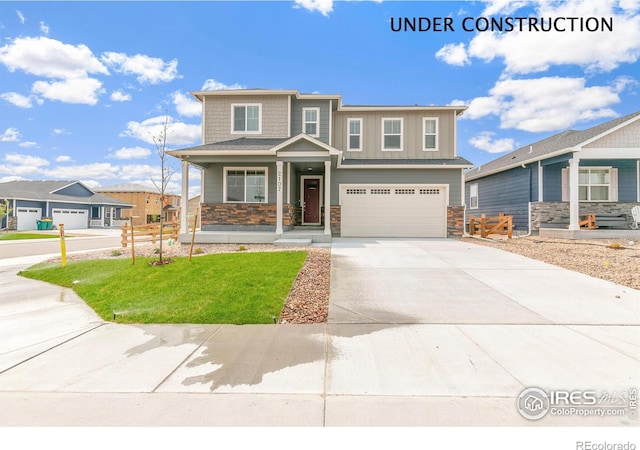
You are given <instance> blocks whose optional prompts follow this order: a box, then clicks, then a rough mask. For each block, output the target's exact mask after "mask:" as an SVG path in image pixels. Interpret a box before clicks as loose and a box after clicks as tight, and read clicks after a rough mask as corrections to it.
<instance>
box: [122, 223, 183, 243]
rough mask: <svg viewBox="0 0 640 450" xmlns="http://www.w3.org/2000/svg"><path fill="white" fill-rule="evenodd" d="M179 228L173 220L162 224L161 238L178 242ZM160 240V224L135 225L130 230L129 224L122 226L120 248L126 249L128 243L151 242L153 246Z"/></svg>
mask: <svg viewBox="0 0 640 450" xmlns="http://www.w3.org/2000/svg"><path fill="white" fill-rule="evenodd" d="M179 229H180V226H179V225H178V222H176V221H175V220H174V221H173V222H164V223H163V224H162V238H163V239H173V240H174V241H177V240H178V231H179ZM159 239H160V224H159V223H153V224H149V225H137V226H135V227H133V230H132V229H131V225H130V224H127V223H125V224H123V225H122V247H123V248H127V245H128V244H129V243H130V242H132V241H133V242H136V243H137V242H151V243H152V244H155V243H156V242H157V241H158V240H159Z"/></svg>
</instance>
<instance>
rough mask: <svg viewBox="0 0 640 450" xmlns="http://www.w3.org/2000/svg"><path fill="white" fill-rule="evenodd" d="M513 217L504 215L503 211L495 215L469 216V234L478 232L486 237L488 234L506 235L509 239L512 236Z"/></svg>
mask: <svg viewBox="0 0 640 450" xmlns="http://www.w3.org/2000/svg"><path fill="white" fill-rule="evenodd" d="M512 229H513V217H512V216H505V215H504V213H500V214H498V216H497V217H485V216H484V214H483V215H482V216H480V217H479V218H478V217H473V216H469V234H471V235H472V236H473V235H476V234H479V235H480V237H483V238H486V237H487V236H489V235H490V234H501V235H506V236H507V237H508V238H509V239H511V237H512Z"/></svg>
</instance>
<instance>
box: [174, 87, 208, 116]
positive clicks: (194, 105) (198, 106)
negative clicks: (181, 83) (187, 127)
mask: <svg viewBox="0 0 640 450" xmlns="http://www.w3.org/2000/svg"><path fill="white" fill-rule="evenodd" d="M171 98H172V100H173V104H174V105H176V111H178V114H180V115H181V116H187V117H195V116H199V115H200V114H202V103H200V102H199V101H197V100H194V99H193V98H192V97H187V96H186V95H184V94H183V93H182V92H178V91H176V92H174V93H173V94H171Z"/></svg>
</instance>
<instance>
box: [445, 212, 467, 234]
mask: <svg viewBox="0 0 640 450" xmlns="http://www.w3.org/2000/svg"><path fill="white" fill-rule="evenodd" d="M463 234H464V206H447V237H461V236H462V235H463Z"/></svg>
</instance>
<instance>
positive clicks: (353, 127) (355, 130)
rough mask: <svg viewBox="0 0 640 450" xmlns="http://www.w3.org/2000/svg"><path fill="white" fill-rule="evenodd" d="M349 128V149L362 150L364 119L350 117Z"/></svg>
mask: <svg viewBox="0 0 640 450" xmlns="http://www.w3.org/2000/svg"><path fill="white" fill-rule="evenodd" d="M347 128H348V129H349V130H348V137H347V139H348V142H347V150H350V151H362V119H349V120H348V121H347Z"/></svg>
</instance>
